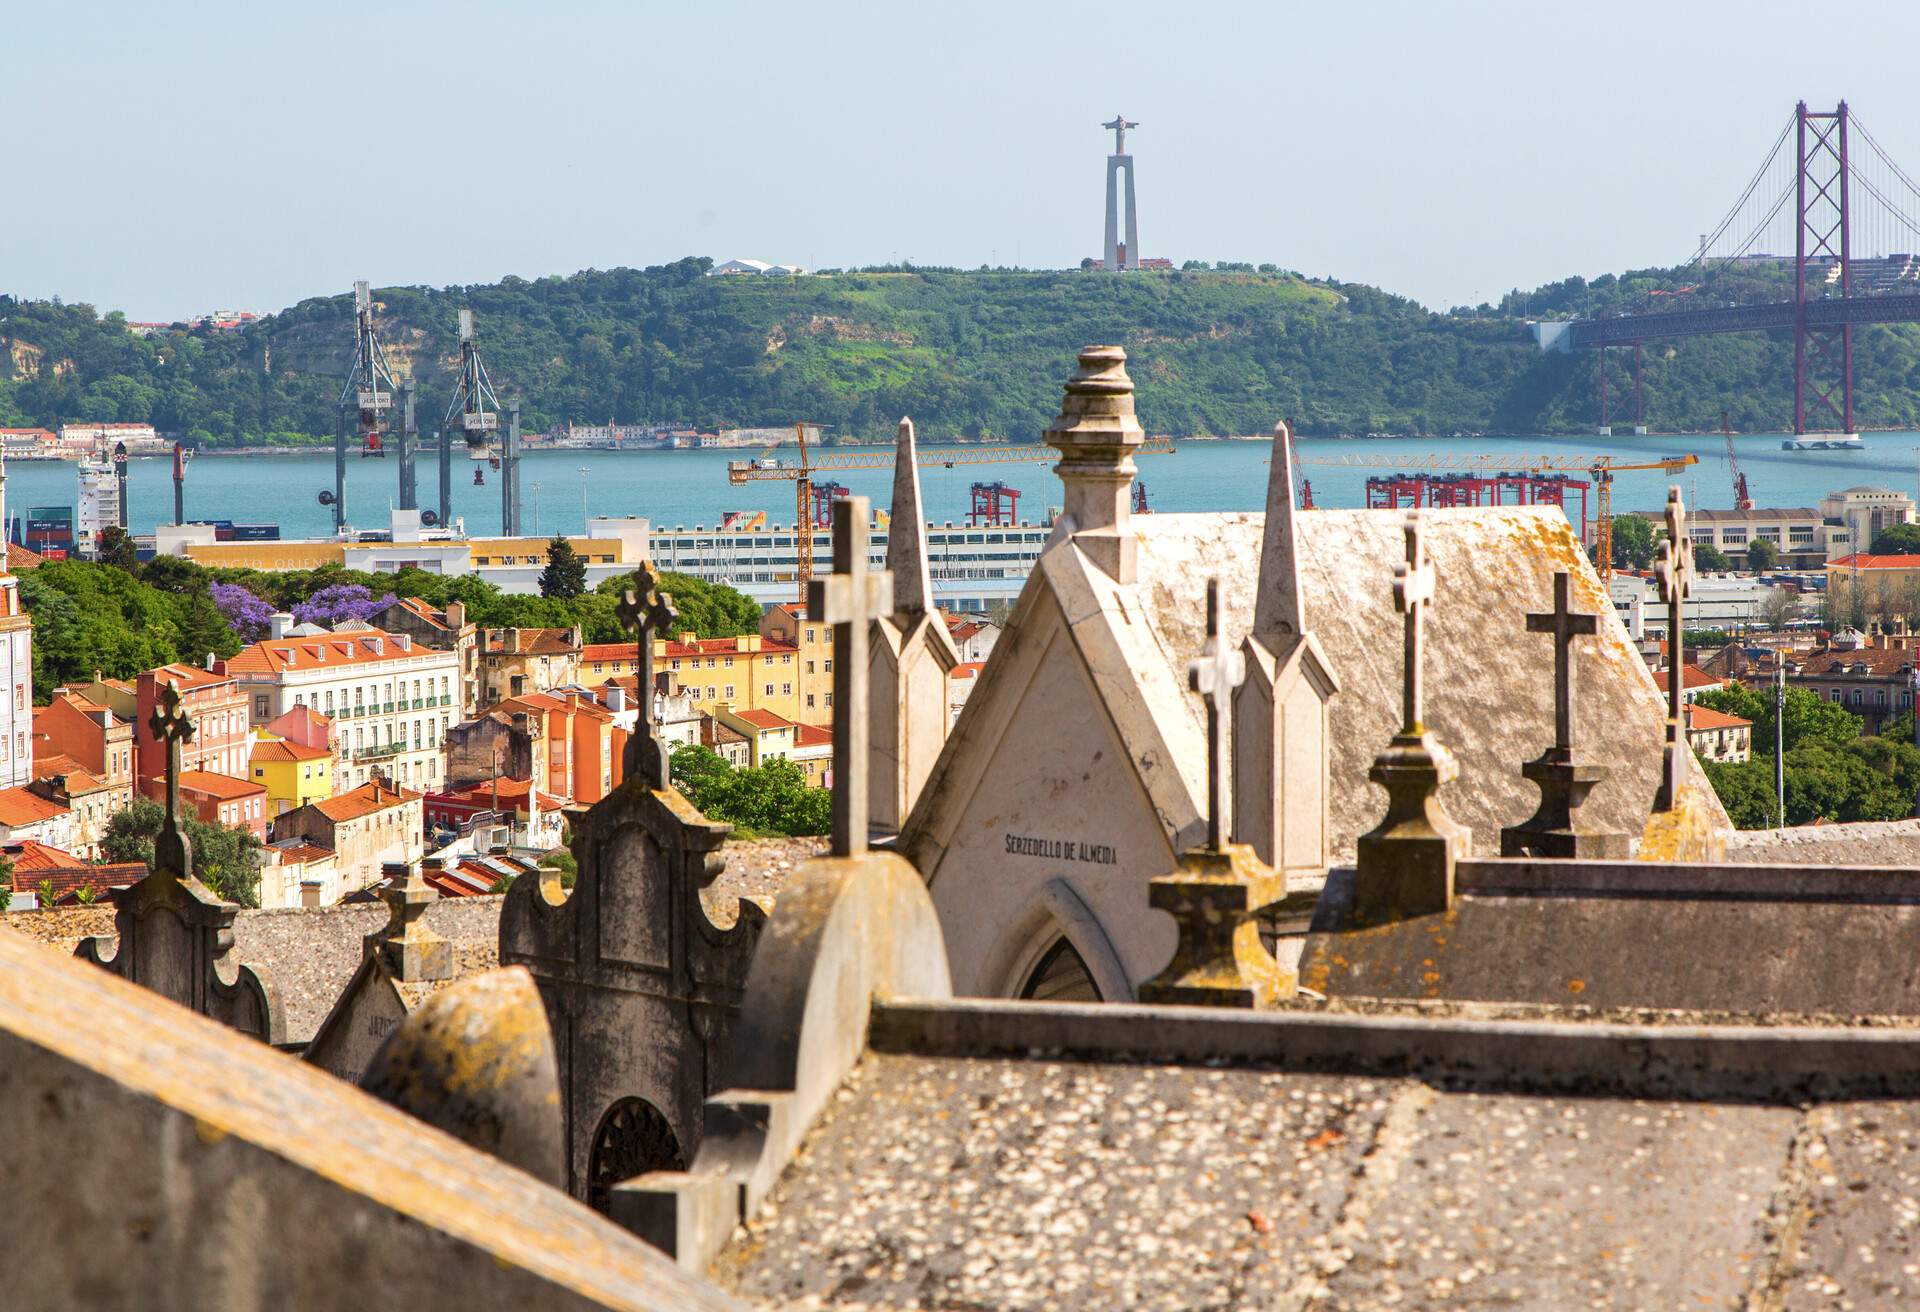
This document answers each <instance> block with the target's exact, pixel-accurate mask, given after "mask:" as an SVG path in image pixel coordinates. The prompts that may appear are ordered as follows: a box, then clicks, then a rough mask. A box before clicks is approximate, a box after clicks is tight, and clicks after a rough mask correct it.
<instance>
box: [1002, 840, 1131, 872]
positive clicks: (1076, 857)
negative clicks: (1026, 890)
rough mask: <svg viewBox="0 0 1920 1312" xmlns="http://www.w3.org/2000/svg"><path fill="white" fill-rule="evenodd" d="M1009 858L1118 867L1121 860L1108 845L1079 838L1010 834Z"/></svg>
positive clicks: (1008, 841)
mask: <svg viewBox="0 0 1920 1312" xmlns="http://www.w3.org/2000/svg"><path fill="white" fill-rule="evenodd" d="M1007 854H1008V855H1009V856H1037V857H1040V858H1042V859H1044V860H1048V861H1085V862H1087V863H1088V864H1090V865H1096V866H1111V865H1118V864H1119V861H1120V858H1119V856H1118V855H1117V854H1116V853H1115V852H1114V850H1113V848H1112V846H1111V845H1109V844H1107V843H1087V842H1082V841H1081V840H1080V839H1077V838H1039V837H1036V836H1034V835H1032V834H1008V835H1007Z"/></svg>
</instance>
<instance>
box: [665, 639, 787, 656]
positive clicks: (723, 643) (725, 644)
mask: <svg viewBox="0 0 1920 1312" xmlns="http://www.w3.org/2000/svg"><path fill="white" fill-rule="evenodd" d="M746 636H749V637H750V636H752V635H750V634H749V635H746ZM663 645H664V647H665V648H666V653H667V655H669V656H762V655H765V654H766V653H768V652H773V653H775V654H778V653H780V652H783V651H785V652H795V651H799V650H800V648H799V647H798V646H796V645H795V644H793V643H791V642H781V641H780V640H779V639H778V638H762V639H761V640H760V646H759V648H758V649H757V650H755V651H741V650H740V649H739V639H738V638H695V639H694V640H693V641H692V642H681V641H679V640H678V639H669V640H667V641H666V642H665V643H664V644H663Z"/></svg>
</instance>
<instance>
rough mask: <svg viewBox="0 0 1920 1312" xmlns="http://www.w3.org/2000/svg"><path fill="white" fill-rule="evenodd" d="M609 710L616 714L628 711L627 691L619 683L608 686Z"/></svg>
mask: <svg viewBox="0 0 1920 1312" xmlns="http://www.w3.org/2000/svg"><path fill="white" fill-rule="evenodd" d="M607 709H608V710H610V711H613V712H614V713H616V714H618V713H619V712H621V711H624V710H626V709H627V690H626V689H625V688H622V687H621V686H620V685H619V684H617V683H612V684H608V685H607Z"/></svg>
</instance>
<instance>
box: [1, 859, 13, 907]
mask: <svg viewBox="0 0 1920 1312" xmlns="http://www.w3.org/2000/svg"><path fill="white" fill-rule="evenodd" d="M12 905H13V858H12V857H10V856H6V855H3V854H0V912H5V911H6V910H7V908H9V907H11V906H12Z"/></svg>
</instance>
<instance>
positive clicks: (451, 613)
mask: <svg viewBox="0 0 1920 1312" xmlns="http://www.w3.org/2000/svg"><path fill="white" fill-rule="evenodd" d="M446 615H447V627H448V628H450V629H452V630H453V631H454V633H455V634H456V635H457V634H458V633H459V632H460V630H462V629H464V628H466V627H467V604H466V603H465V602H464V601H450V602H448V603H447V610H446Z"/></svg>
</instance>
